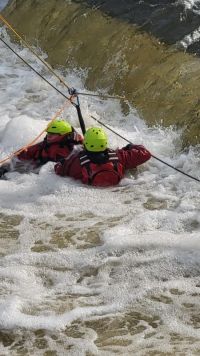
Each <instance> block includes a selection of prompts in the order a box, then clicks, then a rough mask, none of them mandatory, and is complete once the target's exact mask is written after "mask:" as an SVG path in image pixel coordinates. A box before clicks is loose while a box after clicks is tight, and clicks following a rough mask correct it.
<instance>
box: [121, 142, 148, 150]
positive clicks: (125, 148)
mask: <svg viewBox="0 0 200 356" xmlns="http://www.w3.org/2000/svg"><path fill="white" fill-rule="evenodd" d="M133 148H135V149H136V150H141V148H144V147H143V146H142V145H134V144H133V143H129V144H128V145H126V146H125V147H124V150H126V151H128V150H132V149H133Z"/></svg>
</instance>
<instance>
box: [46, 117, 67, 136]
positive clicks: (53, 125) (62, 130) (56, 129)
mask: <svg viewBox="0 0 200 356" xmlns="http://www.w3.org/2000/svg"><path fill="white" fill-rule="evenodd" d="M46 132H47V133H52V134H60V135H65V134H68V133H70V132H72V126H71V125H70V124H69V123H68V122H67V121H64V120H54V121H52V122H50V124H49V125H48V126H47V129H46Z"/></svg>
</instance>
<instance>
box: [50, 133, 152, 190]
mask: <svg viewBox="0 0 200 356" xmlns="http://www.w3.org/2000/svg"><path fill="white" fill-rule="evenodd" d="M83 143H84V149H83V150H81V151H80V152H75V153H74V154H73V153H72V155H71V156H70V157H69V158H67V159H65V160H63V161H62V162H60V163H57V164H56V165H55V172H56V174H58V175H61V176H69V177H73V178H75V179H80V180H81V181H82V182H83V183H85V184H90V185H94V186H99V187H106V186H114V185H116V184H118V183H119V182H120V180H121V179H122V178H123V177H124V173H125V171H126V170H127V169H131V168H136V167H137V166H139V165H140V164H142V163H144V162H146V161H148V160H149V159H150V157H151V153H150V152H149V151H148V150H147V149H146V148H145V147H144V146H142V145H132V144H128V145H127V146H126V147H123V148H121V149H117V150H111V149H109V148H108V140H107V136H106V134H105V132H104V131H103V130H102V129H101V128H99V127H92V128H90V129H89V130H87V132H86V134H85V137H84V142H83Z"/></svg>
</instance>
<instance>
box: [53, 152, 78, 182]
mask: <svg viewBox="0 0 200 356" xmlns="http://www.w3.org/2000/svg"><path fill="white" fill-rule="evenodd" d="M54 170H55V173H56V174H57V175H59V176H67V177H72V178H74V179H81V178H82V168H81V165H80V160H79V157H78V154H77V153H75V154H72V155H71V156H70V157H69V158H67V159H64V160H63V161H62V162H59V163H57V164H56V165H55V166H54Z"/></svg>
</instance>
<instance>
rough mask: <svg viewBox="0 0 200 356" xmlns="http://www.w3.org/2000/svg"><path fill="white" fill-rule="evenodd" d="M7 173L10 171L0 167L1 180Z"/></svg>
mask: <svg viewBox="0 0 200 356" xmlns="http://www.w3.org/2000/svg"><path fill="white" fill-rule="evenodd" d="M6 172H8V170H7V169H6V168H5V167H0V178H2V177H3V176H4V174H5V173H6Z"/></svg>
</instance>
